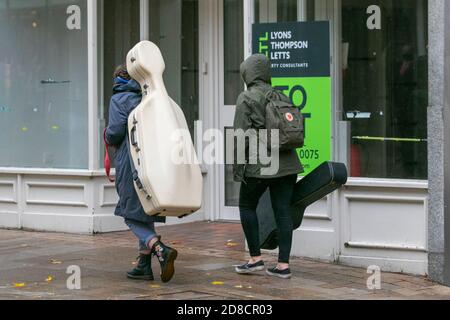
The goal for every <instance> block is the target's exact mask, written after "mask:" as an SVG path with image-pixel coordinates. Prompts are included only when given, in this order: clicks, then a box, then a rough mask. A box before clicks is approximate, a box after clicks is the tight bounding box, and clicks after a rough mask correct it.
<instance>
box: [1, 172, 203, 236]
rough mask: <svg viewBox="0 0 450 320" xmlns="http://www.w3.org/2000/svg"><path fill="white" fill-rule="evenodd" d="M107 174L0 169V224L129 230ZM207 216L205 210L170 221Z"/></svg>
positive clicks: (85, 230) (50, 228) (73, 230)
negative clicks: (116, 211)
mask: <svg viewBox="0 0 450 320" xmlns="http://www.w3.org/2000/svg"><path fill="white" fill-rule="evenodd" d="M117 199H118V196H117V193H116V190H115V187H114V185H113V184H110V183H109V182H108V181H107V180H106V179H105V177H104V176H103V173H101V172H89V171H55V170H26V169H23V170H19V169H18V170H14V169H11V170H10V172H8V169H4V170H1V169H0V228H14V229H22V228H23V229H29V230H36V231H50V232H68V233H82V234H93V233H102V232H111V231H119V230H127V229H128V228H127V227H126V226H125V224H124V223H123V219H122V218H120V217H115V216H114V209H115V207H116V203H117ZM204 219H205V215H204V211H203V210H200V212H198V213H196V214H194V215H192V216H190V217H187V218H184V219H177V218H170V219H169V220H168V224H179V223H187V222H193V221H202V220H204Z"/></svg>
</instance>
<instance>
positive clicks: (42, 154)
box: [0, 0, 88, 169]
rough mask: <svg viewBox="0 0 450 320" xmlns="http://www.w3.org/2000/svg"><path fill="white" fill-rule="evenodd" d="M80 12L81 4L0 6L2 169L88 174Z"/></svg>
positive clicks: (25, 1) (60, 0)
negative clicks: (74, 12) (75, 11)
mask: <svg viewBox="0 0 450 320" xmlns="http://www.w3.org/2000/svg"><path fill="white" fill-rule="evenodd" d="M71 5H76V6H78V7H79V9H80V14H81V15H80V17H79V18H80V21H76V23H75V24H74V26H73V28H72V26H71V27H70V28H69V27H68V25H67V19H68V14H67V10H68V9H69V6H71ZM86 11H87V8H86V1H85V0H73V1H71V2H70V3H68V2H67V1H65V0H53V1H35V0H22V1H8V0H0V39H1V45H0V128H2V134H1V139H0V150H2V151H1V152H0V166H4V167H37V168H62V169H87V167H88V148H87V146H88V99H87V97H88V87H87V79H88V65H87V61H88V59H87V24H86V20H87V14H86ZM79 23H81V24H79Z"/></svg>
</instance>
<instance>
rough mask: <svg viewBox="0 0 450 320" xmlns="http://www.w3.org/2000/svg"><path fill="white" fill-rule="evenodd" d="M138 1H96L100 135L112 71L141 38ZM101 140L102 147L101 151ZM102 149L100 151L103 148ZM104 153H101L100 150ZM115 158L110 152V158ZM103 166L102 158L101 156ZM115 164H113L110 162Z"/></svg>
mask: <svg viewBox="0 0 450 320" xmlns="http://www.w3.org/2000/svg"><path fill="white" fill-rule="evenodd" d="M139 3H140V1H139V0H127V1H123V0H102V1H100V2H99V5H100V10H99V12H101V13H102V14H101V16H100V17H99V19H98V20H99V22H100V27H99V30H100V32H99V42H103V52H102V53H101V55H102V57H103V59H102V60H103V66H102V69H101V70H99V71H100V72H101V73H100V74H102V75H103V78H102V80H103V82H102V83H103V97H102V101H101V102H100V105H101V106H102V107H103V108H102V110H103V112H102V117H103V119H105V121H103V123H102V125H101V128H100V129H101V135H102V134H103V130H104V127H105V125H107V123H106V122H107V121H108V118H109V101H110V99H111V96H112V86H113V73H114V70H115V69H116V67H117V66H118V65H120V64H122V63H125V60H126V56H127V54H128V51H129V50H130V49H131V48H132V47H133V46H134V45H135V44H136V43H138V42H139V40H140V12H139ZM102 18H103V19H102ZM103 148H104V146H103V139H102V150H103ZM102 152H103V151H102ZM100 154H103V153H100ZM113 159H114V157H113V156H112V155H111V161H114V160H113ZM101 165H102V166H103V159H101ZM112 165H113V166H114V163H113V164H112Z"/></svg>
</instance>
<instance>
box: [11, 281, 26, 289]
mask: <svg viewBox="0 0 450 320" xmlns="http://www.w3.org/2000/svg"><path fill="white" fill-rule="evenodd" d="M13 286H14V288H23V287H25V286H26V284H25V283H23V282H21V283H13Z"/></svg>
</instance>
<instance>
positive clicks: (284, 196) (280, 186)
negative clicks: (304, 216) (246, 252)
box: [239, 175, 297, 263]
mask: <svg viewBox="0 0 450 320" xmlns="http://www.w3.org/2000/svg"><path fill="white" fill-rule="evenodd" d="M296 182H297V175H290V176H287V177H282V178H274V179H255V178H247V179H246V182H245V183H244V182H243V183H242V184H241V191H240V197H239V211H240V213H241V223H242V227H243V229H244V233H245V238H246V239H247V242H248V246H249V249H250V255H251V256H252V257H259V256H260V255H261V248H260V239H259V224H258V216H257V214H256V208H257V207H258V203H259V200H260V198H261V197H262V195H263V194H264V193H265V192H266V190H267V188H269V190H270V197H271V200H272V207H273V211H274V212H275V220H276V222H277V228H278V238H279V244H280V252H279V258H278V262H280V263H289V258H290V255H291V249H292V233H293V228H294V226H293V222H292V217H291V212H290V205H291V199H292V193H293V191H294V186H295V183H296Z"/></svg>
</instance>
